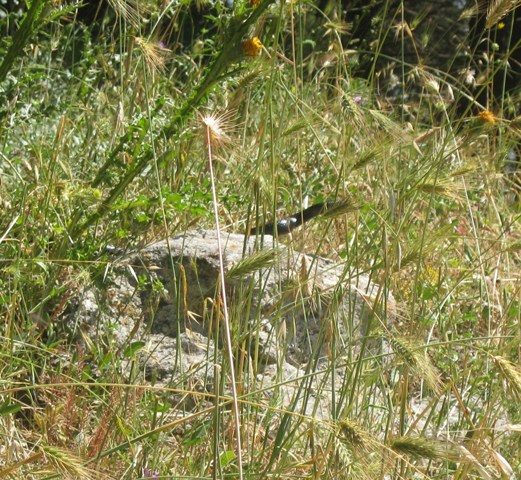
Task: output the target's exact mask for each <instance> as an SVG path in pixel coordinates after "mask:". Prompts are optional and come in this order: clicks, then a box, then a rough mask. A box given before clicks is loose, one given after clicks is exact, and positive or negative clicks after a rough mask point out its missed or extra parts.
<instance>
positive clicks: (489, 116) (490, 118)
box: [478, 110, 497, 125]
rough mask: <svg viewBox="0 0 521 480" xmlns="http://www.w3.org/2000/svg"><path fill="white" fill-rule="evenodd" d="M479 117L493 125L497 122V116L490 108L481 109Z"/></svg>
mask: <svg viewBox="0 0 521 480" xmlns="http://www.w3.org/2000/svg"><path fill="white" fill-rule="evenodd" d="M478 116H479V118H481V120H483V121H484V122H486V123H490V124H492V125H494V124H495V123H496V122H497V117H496V116H495V115H494V114H493V113H492V112H491V111H490V110H483V111H482V112H479V115H478Z"/></svg>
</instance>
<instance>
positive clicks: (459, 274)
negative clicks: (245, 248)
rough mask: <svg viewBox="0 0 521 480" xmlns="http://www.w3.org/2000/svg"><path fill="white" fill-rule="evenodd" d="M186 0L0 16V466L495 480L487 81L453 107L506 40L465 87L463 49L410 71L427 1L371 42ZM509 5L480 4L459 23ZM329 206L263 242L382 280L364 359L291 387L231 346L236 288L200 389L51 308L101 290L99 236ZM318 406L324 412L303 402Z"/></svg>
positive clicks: (141, 343)
mask: <svg viewBox="0 0 521 480" xmlns="http://www.w3.org/2000/svg"><path fill="white" fill-rule="evenodd" d="M192 3H193V2H188V1H179V2H171V3H169V4H165V3H163V4H161V5H159V4H155V3H154V2H145V3H144V4H143V5H141V4H140V3H138V2H134V1H122V0H117V1H114V2H110V6H109V7H108V10H107V11H105V10H104V11H105V14H104V16H103V18H101V19H98V21H97V22H96V23H94V25H93V26H92V27H89V26H87V25H86V24H85V23H83V22H81V21H80V20H79V19H78V18H77V15H79V14H80V12H81V10H79V4H76V3H74V2H71V3H70V4H67V5H66V4H60V2H43V1H36V0H35V1H34V2H33V3H32V4H31V6H30V8H29V9H28V10H27V13H25V14H23V13H22V14H20V13H19V12H12V13H10V14H9V15H8V16H6V17H3V18H2V19H1V20H0V26H1V28H2V30H3V31H4V32H5V33H6V35H5V38H4V39H3V40H2V41H1V43H0V52H1V55H0V59H1V65H0V81H1V83H0V95H1V98H2V102H1V106H0V131H1V132H2V135H1V139H2V142H1V145H0V201H1V205H0V207H1V208H2V215H1V216H0V314H1V318H2V320H3V322H2V330H1V334H0V335H1V345H2V347H1V349H0V372H1V375H0V379H1V380H0V382H1V385H0V432H1V433H0V438H1V441H0V477H2V478H4V477H5V478H27V479H37V478H38V479H51V478H67V479H68V478H70V479H72V478H86V479H87V478H92V479H95V478H96V479H98V478H104V479H105V478H107V479H109V478H118V479H137V478H179V479H180V478H281V479H289V478H330V479H341V478H362V479H375V478H381V479H387V478H404V479H405V478H432V479H435V478H436V479H437V478H451V479H464V478H487V479H488V478H490V479H493V478H512V479H513V478H517V477H518V476H519V475H520V474H521V456H520V452H521V448H520V435H519V432H520V429H521V427H520V424H521V411H520V408H519V405H520V404H521V368H520V366H519V365H520V364H519V362H520V360H519V348H520V343H519V339H520V338H521V336H520V334H521V331H520V317H521V298H520V291H521V284H520V278H519V268H520V261H521V259H520V253H519V252H520V248H521V241H520V233H521V232H520V229H519V198H518V195H519V192H518V178H517V175H518V173H517V171H516V170H515V169H513V168H512V162H513V160H512V158H515V155H516V149H517V155H519V146H518V145H519V136H520V132H521V121H520V120H519V117H517V118H516V117H515V115H516V105H515V102H516V100H515V98H514V97H513V96H512V97H511V96H510V95H511V93H509V92H507V91H503V93H502V95H501V97H500V98H498V97H497V96H495V97H492V93H490V94H489V95H488V96H486V104H484V103H483V101H481V100H480V101H477V100H476V98H478V95H479V94H480V93H483V92H486V91H487V89H488V88H489V87H490V86H491V85H492V84H493V83H494V81H497V80H495V79H497V78H498V77H497V76H498V75H499V73H500V72H502V71H503V70H504V69H507V68H509V66H508V62H506V61H505V58H506V57H507V56H508V55H509V54H510V53H511V52H512V51H513V50H514V49H515V48H519V45H517V46H516V45H510V46H509V48H510V49H512V50H508V49H507V52H498V51H497V50H494V49H492V50H491V51H490V52H489V55H488V57H487V62H489V63H488V64H487V66H486V67H487V68H486V69H485V70H484V73H483V75H484V78H481V80H480V82H481V85H483V86H482V87H480V85H479V82H478V85H477V86H476V85H473V82H474V83H476V82H475V78H474V77H473V72H472V68H473V67H474V66H473V65H472V64H471V61H472V60H471V59H472V56H471V55H469V54H468V49H469V48H470V47H469V44H468V42H467V41H468V39H466V38H461V39H460V40H459V44H458V45H459V46H460V49H459V50H457V51H454V52H451V59H450V60H449V61H448V62H447V64H446V65H445V66H444V68H442V67H440V65H439V64H437V65H430V64H429V63H428V59H429V58H428V54H429V52H431V51H435V50H436V49H438V48H439V45H436V42H437V41H438V40H437V38H436V37H435V36H434V35H433V34H432V32H431V30H429V28H425V29H424V30H422V25H423V24H424V23H425V22H427V20H426V19H427V18H428V15H427V14H426V13H425V12H413V16H412V17H410V13H409V12H408V11H406V9H405V7H404V5H403V2H397V3H398V4H399V6H396V4H395V2H390V1H385V2H380V3H381V4H382V6H381V8H380V10H379V15H378V16H375V17H374V21H373V23H372V26H371V28H372V29H373V30H372V33H373V35H375V36H376V37H375V41H374V43H373V44H372V45H370V46H368V45H365V44H360V45H357V44H356V43H355V44H353V45H346V44H345V43H346V42H345V39H344V38H345V35H346V33H347V32H349V30H350V28H356V25H355V26H354V27H353V25H349V24H345V23H344V22H343V21H340V20H339V16H338V11H337V10H335V9H334V8H332V9H331V8H329V7H330V6H331V4H335V2H326V3H328V5H329V7H328V9H326V11H325V12H320V11H319V10H318V9H317V7H316V6H315V5H314V2H273V1H270V0H261V1H260V2H254V1H236V2H235V5H234V7H233V9H229V8H227V7H226V5H225V2H216V3H215V4H214V5H213V4H212V5H210V4H209V3H208V2H199V3H200V5H198V6H197V7H194V6H193V5H191V4H192ZM518 3H519V2H495V4H497V5H495V9H491V11H490V12H489V16H488V22H489V23H488V24H487V29H486V30H485V31H484V32H483V38H488V39H489V40H491V39H492V40H493V36H494V32H495V31H496V29H498V28H504V26H503V27H502V26H500V23H501V21H502V20H503V19H504V18H505V15H506V14H507V13H508V11H509V10H510V9H511V8H513V7H512V5H518ZM503 4H504V5H503ZM502 5H503V9H504V10H503V11H501V6H502ZM467 14H469V15H472V14H473V13H472V12H467ZM198 15H199V16H200V17H197V16H198ZM203 15H206V17H205V18H202V16H203ZM464 18H466V17H465V16H463V17H462V19H460V20H458V21H459V22H463V21H464ZM198 22H199V23H198ZM191 24H193V25H203V27H202V29H201V30H200V31H198V30H191V29H190V28H189V27H188V26H187V25H191ZM460 28H461V29H462V31H463V32H465V28H463V27H461V26H460ZM467 33H468V32H467ZM7 34H9V35H7ZM430 35H433V36H432V37H430ZM391 37H394V42H395V50H396V51H394V53H393V52H392V51H391V53H390V52H389V49H385V48H384V46H385V41H387V39H388V38H391ZM440 41H441V40H440ZM492 45H494V44H493V43H492ZM367 48H373V50H371V51H368V50H366V49H367ZM500 54H503V57H500ZM495 56H497V58H496V57H495ZM364 62H365V63H364ZM453 65H457V66H458V68H457V69H455V68H453ZM360 71H364V72H365V73H366V75H365V76H361V75H360V74H359V72H360ZM480 90H481V91H480ZM490 92H492V89H490ZM480 98H482V97H480ZM517 113H519V112H517ZM342 200H345V201H346V204H348V207H349V208H345V210H344V211H342V212H341V214H335V215H330V216H328V215H324V216H323V217H322V218H317V219H315V220H314V221H313V222H310V223H309V224H306V226H305V228H303V229H300V230H299V231H296V232H295V233H294V234H293V235H292V236H291V237H290V238H288V239H282V238H281V239H280V242H281V243H283V244H286V245H288V246H289V247H290V248H291V249H292V250H294V251H305V252H308V253H312V254H315V255H320V256H324V257H328V258H329V259H331V260H334V261H335V262H336V263H337V264H339V265H341V266H343V267H344V269H345V272H346V273H345V275H346V278H347V277H348V276H349V273H347V272H351V271H354V270H356V271H357V272H363V273H364V274H366V275H367V276H368V277H369V278H370V280H371V281H373V282H375V283H376V284H378V285H381V286H382V291H383V293H382V297H381V298H380V300H381V301H383V300H382V298H384V297H385V296H386V295H387V294H389V295H392V297H389V298H394V300H395V303H394V301H393V307H392V308H391V307H388V309H387V306H386V305H384V306H383V308H382V310H380V311H379V312H380V313H379V315H380V316H379V317H378V320H379V322H378V323H379V324H378V325H373V327H374V328H373V330H372V331H370V332H367V336H368V337H371V338H373V337H378V338H381V339H383V342H384V343H385V345H387V346H388V349H387V350H385V351H384V352H383V353H381V354H380V355H375V354H374V352H373V351H372V350H371V349H370V348H369V347H367V348H366V341H368V340H367V338H366V339H360V338H359V339H358V340H357V343H359V344H358V345H356V346H353V349H352V351H351V354H349V355H347V356H344V355H336V353H335V351H332V352H330V354H329V358H328V361H329V363H327V364H324V363H323V362H319V361H318V354H317V353H316V352H315V353H312V354H311V358H310V360H309V362H308V363H307V365H306V366H305V367H303V370H302V375H301V376H300V377H299V378H298V379H297V380H295V388H294V392H295V393H294V396H293V398H291V399H290V401H286V402H284V401H283V400H281V398H282V395H281V391H282V390H283V387H284V386H285V384H286V383H287V382H288V380H287V379H285V378H283V377H282V376H281V377H280V379H279V380H278V381H277V382H278V383H277V382H276V383H275V384H274V385H272V386H270V387H268V388H265V387H264V385H263V384H262V381H261V380H258V377H257V376H256V375H252V373H253V372H255V373H256V372H257V370H258V369H259V364H258V363H256V361H255V359H256V357H255V355H253V356H251V357H248V359H246V360H245V358H244V355H241V352H243V346H244V344H243V342H244V335H245V333H244V332H241V331H234V328H238V327H237V326H236V324H234V321H235V320H237V318H241V316H242V315H243V314H244V312H245V311H246V310H247V311H248V312H250V310H249V309H252V306H251V305H250V303H249V300H248V299H250V298H251V297H249V295H251V291H248V290H246V291H245V295H244V297H242V298H240V299H236V302H237V303H236V304H232V305H226V304H225V305H224V314H223V315H224V316H225V318H226V322H225V324H224V334H223V341H222V350H223V352H226V353H223V356H219V357H218V358H217V357H216V358H208V362H209V363H211V364H214V363H215V362H216V361H218V362H220V363H221V364H220V367H219V368H220V371H219V376H218V377H219V378H220V382H217V381H216V382H215V385H214V386H213V390H211V389H210V390H211V391H205V392H201V391H200V390H197V389H195V388H191V387H190V385H191V384H190V381H187V380H186V379H185V378H184V377H183V378H181V376H182V375H184V373H183V374H182V373H179V378H175V379H172V380H171V382H170V383H167V384H155V383H154V381H151V380H150V378H148V377H146V375H145V372H144V370H143V369H142V367H141V366H140V363H139V358H140V355H141V354H142V353H143V351H145V350H146V338H142V339H132V340H133V341H132V342H130V341H129V342H128V344H125V345H124V347H122V348H119V349H118V348H115V347H114V345H115V343H114V335H115V334H114V331H113V329H111V328H107V329H106V331H103V332H101V333H100V336H99V338H96V339H89V338H85V336H84V337H83V338H81V333H79V332H80V331H81V328H79V327H78V326H77V325H72V324H70V322H69V321H68V319H70V318H72V317H71V312H73V311H74V308H75V306H77V301H78V300H77V299H78V296H79V295H80V294H81V292H82V291H84V290H85V289H86V288H88V287H89V286H91V285H96V286H98V287H101V288H102V289H103V288H105V289H106V288H108V287H107V285H108V278H107V272H108V271H109V270H110V268H111V267H110V265H111V264H112V261H113V259H112V257H111V256H110V254H109V253H107V251H106V247H107V245H113V246H115V247H117V248H122V249H125V250H127V249H130V250H136V249H139V248H141V247H143V246H144V245H147V244H149V243H151V242H154V241H158V240H162V239H166V238H169V237H171V236H173V235H180V234H184V233H185V232H187V231H189V230H193V229H195V228H205V229H215V228H216V220H218V223H217V225H218V226H219V231H220V233H221V234H222V235H224V234H226V233H229V232H233V233H245V232H247V231H249V229H250V228H252V227H255V226H257V225H259V224H262V223H264V222H269V221H273V220H274V219H276V218H281V217H284V215H285V214H287V213H291V212H295V211H298V210H300V209H301V208H304V207H306V206H308V205H311V204H313V203H316V202H322V201H342ZM272 253H273V252H271V253H269V254H267V255H264V256H263V255H259V256H258V257H253V258H251V259H250V263H246V264H242V265H241V268H242V269H243V270H241V269H239V268H238V269H237V270H236V271H235V272H234V274H235V275H237V276H239V277H241V276H244V275H245V272H246V273H251V272H255V271H258V270H259V269H261V268H268V267H270V266H271V265H273V263H274V262H276V261H277V257H276V253H274V254H273V255H272ZM230 278H231V277H230ZM223 279H224V275H223ZM139 281H142V282H143V283H146V280H145V279H142V278H140V279H139ZM223 284H224V282H222V285H223ZM222 285H221V286H222ZM156 287H157V289H158V291H160V290H161V286H156ZM140 288H141V285H140ZM143 288H145V287H143ZM342 292H343V291H342V289H339V290H338V292H335V293H334V294H333V301H338V302H341V301H342V295H343V293H342ZM158 295H159V294H158ZM335 295H336V297H335ZM223 298H224V299H226V298H227V296H226V294H223V295H220V294H218V293H216V299H217V304H219V301H221V302H222V299H223ZM219 299H221V300H219ZM316 301H320V299H317V300H316ZM297 303H298V302H295V308H298V305H297ZM384 303H385V302H384ZM219 305H220V304H219ZM216 308H217V309H219V308H221V307H219V306H218V307H216ZM391 310H392V311H391ZM228 313H229V314H230V318H228V317H227V316H228ZM279 314H280V312H279V313H278V314H277V313H275V314H274V316H273V318H278V317H277V315H279ZM377 316H378V314H377ZM380 317H381V318H380ZM254 320H255V321H254V322H253V323H255V322H257V323H260V322H261V321H262V320H263V319H262V318H261V313H260V311H259V312H258V313H257V318H255V319H254ZM343 320H346V319H342V318H338V319H336V318H335V321H338V322H341V321H343ZM346 321H348V320H346ZM114 322H117V319H114ZM234 325H235V326H234ZM114 328H115V327H114ZM255 328H256V327H255ZM255 328H254V329H253V331H254V332H255ZM332 329H333V330H334V327H332ZM248 335H251V332H248ZM324 335H326V334H324ZM326 336H327V335H326ZM325 341H326V340H324V342H325ZM355 347H356V348H355ZM129 365H130V367H129ZM338 378H341V379H342V381H341V382H339V381H338ZM232 387H237V388H232ZM337 389H338V390H337ZM320 397H329V398H332V402H331V405H332V407H331V411H330V412H328V415H327V416H324V415H323V414H321V415H318V414H317V415H311V414H309V413H308V412H309V411H310V410H309V409H306V408H304V407H303V405H315V410H316V409H317V408H318V407H316V405H318V403H316V404H314V403H313V402H318V401H317V400H316V399H317V398H320ZM187 398H189V399H190V402H188V403H187V402H186V399H187ZM311 410H313V408H312V409H311Z"/></svg>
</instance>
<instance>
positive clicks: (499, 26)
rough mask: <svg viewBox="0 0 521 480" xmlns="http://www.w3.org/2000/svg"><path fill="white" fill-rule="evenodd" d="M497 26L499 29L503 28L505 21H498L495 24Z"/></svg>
mask: <svg viewBox="0 0 521 480" xmlns="http://www.w3.org/2000/svg"><path fill="white" fill-rule="evenodd" d="M497 28H499V29H500V30H501V29H502V28H505V22H499V23H498V24H497Z"/></svg>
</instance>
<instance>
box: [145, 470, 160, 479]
mask: <svg viewBox="0 0 521 480" xmlns="http://www.w3.org/2000/svg"><path fill="white" fill-rule="evenodd" d="M143 476H144V477H145V478H159V472H153V471H152V470H150V468H144V469H143Z"/></svg>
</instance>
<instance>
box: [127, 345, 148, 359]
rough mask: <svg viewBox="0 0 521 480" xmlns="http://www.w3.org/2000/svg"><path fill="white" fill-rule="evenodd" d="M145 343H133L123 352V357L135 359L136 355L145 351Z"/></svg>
mask: <svg viewBox="0 0 521 480" xmlns="http://www.w3.org/2000/svg"><path fill="white" fill-rule="evenodd" d="M145 345H146V343H145V342H141V341H139V342H132V343H131V344H130V345H129V346H128V347H127V348H125V351H124V352H123V355H124V356H125V357H126V358H131V357H133V356H134V355H135V354H136V353H138V352H139V351H140V350H143V348H144V347H145Z"/></svg>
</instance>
